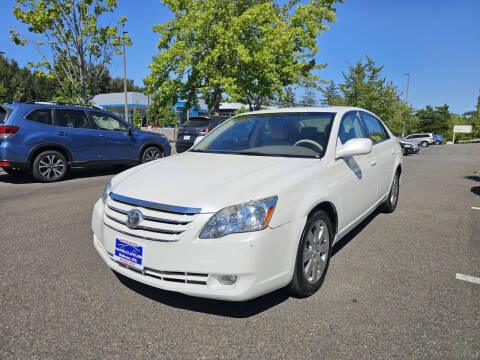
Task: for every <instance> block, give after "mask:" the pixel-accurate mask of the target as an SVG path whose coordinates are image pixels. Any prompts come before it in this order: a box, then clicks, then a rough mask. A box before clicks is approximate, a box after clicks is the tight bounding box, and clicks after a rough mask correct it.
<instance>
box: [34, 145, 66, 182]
mask: <svg viewBox="0 0 480 360" xmlns="http://www.w3.org/2000/svg"><path fill="white" fill-rule="evenodd" d="M67 167H68V164H67V159H66V158H65V156H63V154H61V153H60V152H58V151H55V150H47V151H44V152H42V153H40V154H39V155H38V156H37V157H36V158H35V161H34V162H33V177H34V178H35V179H37V180H39V181H42V182H54V181H59V180H61V179H63V178H64V177H65V175H66V174H67Z"/></svg>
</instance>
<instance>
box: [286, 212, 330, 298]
mask: <svg viewBox="0 0 480 360" xmlns="http://www.w3.org/2000/svg"><path fill="white" fill-rule="evenodd" d="M318 224H323V225H322V226H326V229H327V230H328V234H326V235H325V239H324V240H326V239H327V238H328V246H327V245H323V249H322V244H324V241H323V240H321V244H320V245H319V248H317V250H318V252H319V253H320V258H323V256H321V254H324V257H325V260H324V261H323V260H320V261H323V262H321V264H322V265H323V266H324V268H323V271H322V272H321V274H320V275H319V276H318V275H317V276H318V279H317V280H316V281H315V280H314V279H313V281H309V280H308V279H307V278H306V277H307V276H308V274H306V272H307V273H308V271H306V266H308V264H309V260H305V257H304V254H305V255H306V254H307V253H308V251H305V249H306V248H307V247H311V246H312V244H311V243H310V242H311V239H312V238H313V235H311V234H313V232H312V231H313V230H314V229H315V228H314V226H315V225H318ZM333 239H334V233H333V227H332V222H331V220H330V218H329V216H328V215H327V213H326V212H325V211H323V210H318V211H316V212H314V213H313V214H311V215H310V216H309V217H308V219H307V223H306V225H305V228H304V230H303V233H302V238H301V239H300V243H299V245H298V250H297V257H296V260H295V269H294V272H293V278H292V281H291V283H290V285H289V291H290V293H291V294H292V295H294V296H296V297H300V298H304V297H308V296H310V295H313V294H314V293H315V292H316V291H317V290H318V289H320V287H321V286H322V284H323V281H324V280H325V275H326V274H327V270H328V265H329V264H330V257H331V254H332V243H333ZM323 250H326V251H324V252H323ZM311 261H313V257H312V260H311ZM311 266H313V265H311ZM317 274H318V272H317ZM312 276H314V275H313V274H312Z"/></svg>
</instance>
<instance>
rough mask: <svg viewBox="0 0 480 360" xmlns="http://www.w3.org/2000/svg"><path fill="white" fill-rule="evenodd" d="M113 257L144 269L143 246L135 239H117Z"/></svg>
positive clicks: (123, 262) (133, 266)
mask: <svg viewBox="0 0 480 360" xmlns="http://www.w3.org/2000/svg"><path fill="white" fill-rule="evenodd" d="M113 258H114V259H115V260H116V261H118V262H121V263H122V264H125V265H127V266H130V267H132V268H135V269H138V270H143V246H142V245H140V244H138V243H136V242H134V241H130V240H124V239H118V238H117V239H115V252H114V254H113Z"/></svg>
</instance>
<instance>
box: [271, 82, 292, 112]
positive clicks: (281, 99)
mask: <svg viewBox="0 0 480 360" xmlns="http://www.w3.org/2000/svg"><path fill="white" fill-rule="evenodd" d="M275 105H277V106H279V107H283V108H288V107H295V106H296V105H297V100H296V98H295V93H294V92H293V90H292V88H291V87H290V86H287V87H286V88H285V89H284V90H282V91H281V92H280V93H279V94H278V96H277V100H276V101H275Z"/></svg>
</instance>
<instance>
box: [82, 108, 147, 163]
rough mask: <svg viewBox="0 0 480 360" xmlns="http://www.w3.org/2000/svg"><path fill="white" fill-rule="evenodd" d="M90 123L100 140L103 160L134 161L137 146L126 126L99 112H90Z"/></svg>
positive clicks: (133, 136) (136, 154)
mask: <svg viewBox="0 0 480 360" xmlns="http://www.w3.org/2000/svg"><path fill="white" fill-rule="evenodd" d="M90 116H91V119H92V122H93V123H94V125H95V127H96V130H95V131H96V132H97V134H98V136H99V137H100V138H101V139H102V145H101V154H102V159H103V160H128V159H131V160H133V159H136V158H137V156H138V151H139V148H140V146H139V144H138V143H137V142H136V138H135V135H134V134H133V133H132V134H130V133H129V131H128V126H127V125H126V124H124V123H123V122H122V121H120V120H118V119H116V118H115V117H113V116H111V115H109V114H106V113H102V112H99V111H90Z"/></svg>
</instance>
